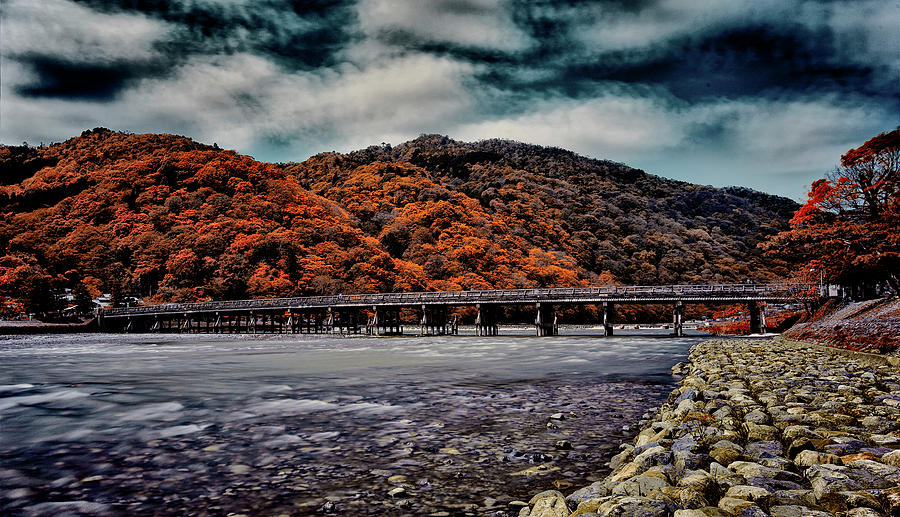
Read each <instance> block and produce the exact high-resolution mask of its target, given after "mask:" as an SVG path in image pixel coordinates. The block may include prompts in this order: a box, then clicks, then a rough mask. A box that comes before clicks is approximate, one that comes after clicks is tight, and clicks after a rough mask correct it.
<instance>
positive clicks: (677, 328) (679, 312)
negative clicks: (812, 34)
mask: <svg viewBox="0 0 900 517" xmlns="http://www.w3.org/2000/svg"><path fill="white" fill-rule="evenodd" d="M683 319H684V302H682V301H677V302H675V308H674V310H673V311H672V328H673V329H674V332H673V334H674V336H675V337H682V336H684V324H683V321H682V320H683Z"/></svg>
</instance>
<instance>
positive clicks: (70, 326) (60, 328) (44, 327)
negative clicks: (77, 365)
mask: <svg viewBox="0 0 900 517" xmlns="http://www.w3.org/2000/svg"><path fill="white" fill-rule="evenodd" d="M98 330H99V328H98V327H97V322H96V320H94V319H91V320H88V321H86V322H84V323H45V322H43V321H35V320H31V321H3V322H0V336H31V335H38V334H83V333H87V332H97V331H98Z"/></svg>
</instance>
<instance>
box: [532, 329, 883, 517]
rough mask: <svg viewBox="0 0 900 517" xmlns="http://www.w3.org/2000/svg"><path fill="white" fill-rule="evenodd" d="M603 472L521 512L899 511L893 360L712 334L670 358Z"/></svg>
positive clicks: (559, 515) (622, 516) (564, 515)
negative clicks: (659, 402) (661, 392)
mask: <svg viewBox="0 0 900 517" xmlns="http://www.w3.org/2000/svg"><path fill="white" fill-rule="evenodd" d="M673 373H675V374H676V375H680V376H683V378H682V379H681V380H680V382H679V387H678V388H677V389H676V390H675V391H674V392H673V393H672V395H671V396H670V398H669V400H668V401H667V402H666V403H665V404H664V405H663V406H662V407H661V408H660V409H659V411H658V412H657V413H656V414H655V415H650V414H647V415H645V420H644V421H642V428H643V430H642V431H641V432H640V433H639V434H638V435H637V437H636V438H635V439H634V441H633V443H625V444H622V445H621V452H620V453H619V454H618V455H616V456H614V457H613V458H612V460H610V463H609V466H610V468H611V469H612V473H611V474H610V475H609V476H607V477H606V478H605V479H603V480H601V481H597V482H595V483H593V484H591V485H590V486H587V487H584V488H581V489H578V490H575V491H574V492H572V493H571V494H569V495H568V496H567V497H566V496H564V495H563V494H562V493H561V492H559V491H546V492H542V493H540V494H537V495H536V496H534V497H533V498H532V499H531V500H530V502H529V505H528V506H527V507H525V508H523V509H522V510H521V512H520V513H519V515H520V517H570V516H572V517H574V516H578V515H582V516H594V515H599V516H601V517H607V516H616V517H626V516H634V517H637V516H641V517H663V516H675V517H704V516H738V515H739V516H748V517H763V516H771V517H804V516H810V517H818V516H831V515H841V516H848V517H872V516H876V517H877V516H885V515H900V369H898V368H897V366H894V365H891V364H888V363H887V362H886V361H885V360H883V358H878V357H875V358H873V357H869V356H866V355H862V354H853V355H852V356H848V355H846V353H844V354H841V353H835V351H833V350H830V349H826V348H823V347H818V346H815V345H810V344H805V343H797V342H792V341H788V340H784V339H766V340H747V339H736V340H711V341H706V342H703V343H700V344H697V345H695V346H694V347H693V348H692V350H691V354H690V357H689V363H688V364H680V365H676V367H675V368H673Z"/></svg>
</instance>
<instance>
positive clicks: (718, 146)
mask: <svg viewBox="0 0 900 517" xmlns="http://www.w3.org/2000/svg"><path fill="white" fill-rule="evenodd" d="M608 90H609V92H608V93H605V94H603V95H600V96H598V97H595V98H591V99H586V100H581V101H575V100H571V99H565V98H551V99H544V100H542V101H540V102H538V103H535V104H534V105H533V109H532V110H531V111H530V112H529V113H527V114H523V115H520V116H514V117H508V118H498V119H495V120H486V121H482V122H478V123H474V124H467V125H463V126H460V127H459V128H457V129H456V131H455V132H454V133H453V134H452V136H456V137H459V138H461V139H464V140H480V139H486V138H508V139H512V140H518V141H523V142H530V143H539V144H541V145H549V146H557V147H562V148H566V149H571V150H574V151H576V152H578V153H581V154H584V155H587V156H591V157H595V158H600V159H610V160H614V161H618V162H623V163H627V164H629V165H632V166H635V167H641V168H644V169H646V170H648V171H649V172H652V173H656V174H662V175H664V176H668V177H675V178H678V179H683V180H685V181H692V182H699V183H708V184H712V185H716V186H727V185H747V186H751V187H755V188H758V189H761V190H765V191H769V192H781V193H784V194H786V195H790V196H791V197H795V198H797V197H800V196H801V194H802V193H803V192H804V190H803V189H804V185H808V184H809V183H810V182H811V181H812V180H813V179H815V178H819V177H822V176H823V175H824V174H825V173H827V172H828V171H829V170H831V169H832V168H833V167H834V165H835V164H836V163H837V161H838V160H839V158H840V155H841V154H842V153H844V152H846V151H847V150H848V149H850V148H851V147H854V146H857V145H859V144H860V143H861V142H862V140H861V136H860V135H868V136H872V135H875V134H878V133H879V132H881V131H885V130H889V129H891V127H892V125H893V124H895V121H894V120H893V119H892V116H891V115H890V114H886V113H884V112H883V110H882V106H881V105H879V104H878V103H877V102H873V101H870V100H868V99H865V98H864V97H851V98H841V97H838V96H835V95H818V94H816V95H812V96H806V97H804V96H797V97H793V96H792V97H788V98H783V99H738V100H730V99H718V100H712V101H709V102H706V103H686V102H683V101H680V100H678V99H675V98H673V97H671V96H669V95H667V94H666V93H665V92H664V91H663V90H656V91H651V90H647V89H637V88H628V87H624V86H622V85H612V86H611V87H610V88H608ZM868 136H865V137H863V140H864V138H867V137H868Z"/></svg>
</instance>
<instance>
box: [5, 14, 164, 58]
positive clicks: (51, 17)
mask: <svg viewBox="0 0 900 517" xmlns="http://www.w3.org/2000/svg"><path fill="white" fill-rule="evenodd" d="M2 22H3V30H2V31H0V43H2V47H3V54H4V57H5V58H6V59H10V58H12V59H17V58H20V57H27V56H43V57H52V58H54V59H56V60H65V61H68V62H71V63H91V64H97V63H111V62H121V61H142V60H149V59H153V58H156V57H158V56H159V52H158V50H156V48H155V47H154V44H155V43H157V42H159V41H161V40H164V39H165V38H166V37H167V36H168V34H169V33H170V30H171V27H169V26H168V25H167V24H166V23H165V22H161V21H159V20H153V19H151V18H148V17H147V16H144V15H142V14H122V13H120V14H104V13H98V12H96V11H93V10H91V9H89V8H87V7H83V6H81V5H78V4H75V3H73V2H69V1H66V0H45V1H41V2H34V1H32V0H8V1H6V2H4V7H3V11H2Z"/></svg>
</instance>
